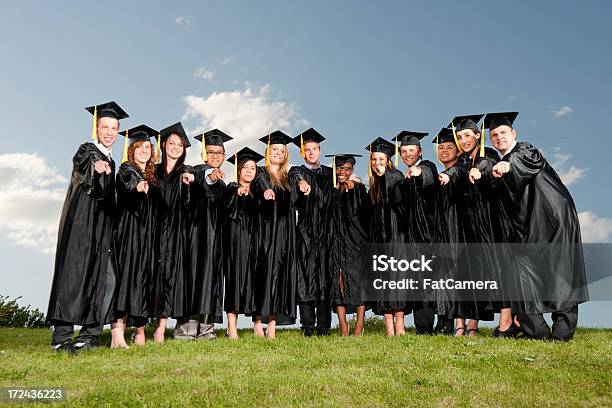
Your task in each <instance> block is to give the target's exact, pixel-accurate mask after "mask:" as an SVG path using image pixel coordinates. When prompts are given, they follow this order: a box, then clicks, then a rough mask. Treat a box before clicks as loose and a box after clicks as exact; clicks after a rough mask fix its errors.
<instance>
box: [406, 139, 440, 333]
mask: <svg viewBox="0 0 612 408" xmlns="http://www.w3.org/2000/svg"><path fill="white" fill-rule="evenodd" d="M425 136H427V133H422V132H413V131H408V130H404V131H402V132H400V133H399V134H398V135H397V136H395V143H396V144H397V143H399V154H400V158H401V159H402V162H403V163H404V164H405V165H406V167H407V170H406V178H405V179H404V180H402V181H400V182H398V183H397V190H396V191H397V209H398V221H399V223H400V231H401V233H402V241H403V242H405V243H423V244H431V243H433V242H434V240H433V236H434V220H435V205H434V203H435V200H436V191H437V180H438V170H437V169H436V165H435V164H434V163H432V162H431V161H429V160H423V150H422V149H421V139H422V138H424V137H425ZM412 309H413V317H414V327H415V329H416V332H417V334H431V333H433V332H434V320H435V316H434V315H435V310H434V307H433V304H430V303H429V302H421V301H416V302H414V303H413V304H412Z"/></svg>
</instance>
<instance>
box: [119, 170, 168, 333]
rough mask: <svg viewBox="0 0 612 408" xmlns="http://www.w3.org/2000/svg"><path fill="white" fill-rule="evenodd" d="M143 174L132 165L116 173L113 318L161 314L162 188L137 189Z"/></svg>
mask: <svg viewBox="0 0 612 408" xmlns="http://www.w3.org/2000/svg"><path fill="white" fill-rule="evenodd" d="M143 180H144V177H143V174H142V173H141V171H140V170H139V169H137V168H136V166H135V165H134V164H132V163H130V162H126V163H123V164H122V165H121V167H119V171H118V172H117V208H118V222H117V227H116V239H115V242H114V245H113V246H114V251H113V258H114V265H115V273H116V277H117V286H116V288H115V296H114V299H113V303H112V305H113V306H112V308H113V315H114V316H116V317H117V316H118V315H119V314H123V313H127V314H128V315H129V316H130V317H131V318H141V319H139V320H141V321H142V319H148V318H155V317H157V314H158V311H159V305H158V304H157V302H158V301H159V299H160V294H159V289H160V288H159V275H158V274H159V264H160V262H159V261H160V253H159V242H160V241H159V238H160V234H161V224H162V222H163V219H164V216H165V213H164V205H163V199H162V196H161V191H160V189H159V186H156V185H155V184H153V183H151V182H149V183H148V184H149V190H148V192H147V193H146V194H145V193H141V192H138V191H137V190H136V186H137V185H138V183H140V182H141V181H143Z"/></svg>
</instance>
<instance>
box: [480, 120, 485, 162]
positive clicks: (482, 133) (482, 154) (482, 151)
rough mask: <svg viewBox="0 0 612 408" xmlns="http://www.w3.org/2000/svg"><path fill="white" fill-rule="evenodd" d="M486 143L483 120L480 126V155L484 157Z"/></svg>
mask: <svg viewBox="0 0 612 408" xmlns="http://www.w3.org/2000/svg"><path fill="white" fill-rule="evenodd" d="M484 145H485V137H484V121H483V122H482V127H481V128H480V157H484V147H485V146H484Z"/></svg>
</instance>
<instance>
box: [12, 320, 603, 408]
mask: <svg viewBox="0 0 612 408" xmlns="http://www.w3.org/2000/svg"><path fill="white" fill-rule="evenodd" d="M482 332H483V333H482V334H483V335H481V336H479V337H476V338H452V337H445V336H438V337H435V336H434V337H432V336H416V335H414V334H413V332H412V331H411V332H410V333H409V334H408V335H406V336H404V337H401V338H385V336H384V332H383V330H382V329H381V327H380V326H379V325H378V324H374V325H371V326H370V327H369V328H367V331H366V335H365V336H363V337H360V338H353V337H350V338H340V337H338V336H337V333H336V332H333V335H332V336H330V337H326V338H317V337H313V338H308V339H306V338H303V337H302V336H301V335H300V333H299V331H296V330H280V331H279V332H278V334H277V339H276V340H275V341H268V340H266V339H262V338H255V337H253V336H252V334H251V333H250V332H249V331H242V332H241V336H242V338H241V339H240V340H239V341H237V342H236V341H231V340H228V339H226V338H223V337H221V336H222V334H223V333H222V332H218V335H219V336H220V337H219V338H218V339H216V340H214V341H193V342H180V341H173V340H168V341H167V342H166V343H165V344H163V345H157V344H154V343H152V342H150V343H147V345H145V346H143V347H137V346H132V347H131V348H130V349H129V350H110V349H109V348H107V347H102V348H100V349H98V350H94V351H90V352H85V353H83V354H80V355H74V356H73V355H68V354H53V353H51V352H50V351H49V340H50V332H49V331H48V330H45V329H0V386H1V387H7V386H13V387H16V386H27V387H49V386H54V387H65V388H66V390H67V395H68V398H67V401H66V403H67V404H68V405H71V406H82V405H111V404H112V405H115V404H121V405H128V406H142V405H147V406H170V405H174V406H184V405H197V406H208V405H213V406H218V405H223V406H286V405H301V406H304V405H308V406H447V407H451V406H486V407H489V406H499V407H505V406H525V407H528V406H529V407H531V406H593V407H602V406H611V405H612V398H611V385H612V384H611V378H612V375H611V371H612V364H611V357H612V330H604V329H579V330H578V332H577V333H576V337H575V339H574V340H573V341H571V342H569V343H554V342H543V341H532V340H512V339H493V338H491V337H489V334H490V331H488V330H483V331H482ZM149 334H150V333H149ZM103 343H106V344H107V345H108V343H109V333H108V332H105V333H104V336H103ZM0 404H1V403H0ZM10 406H15V405H14V404H10ZM30 406H31V405H30Z"/></svg>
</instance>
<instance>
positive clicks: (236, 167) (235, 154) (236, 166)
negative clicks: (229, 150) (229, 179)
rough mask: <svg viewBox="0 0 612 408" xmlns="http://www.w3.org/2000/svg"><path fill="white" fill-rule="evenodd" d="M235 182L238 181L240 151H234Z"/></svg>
mask: <svg viewBox="0 0 612 408" xmlns="http://www.w3.org/2000/svg"><path fill="white" fill-rule="evenodd" d="M234 182H236V183H237V182H238V153H234Z"/></svg>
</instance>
